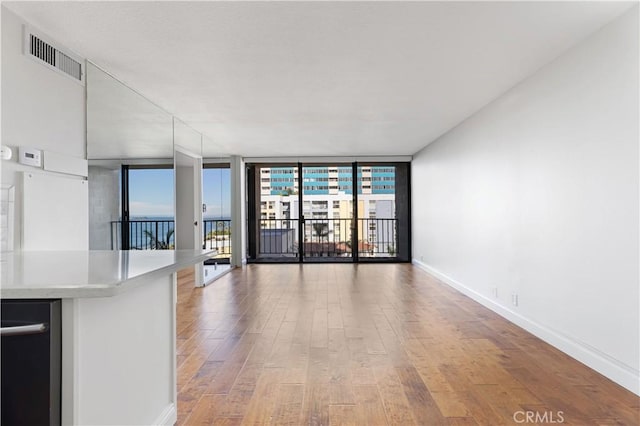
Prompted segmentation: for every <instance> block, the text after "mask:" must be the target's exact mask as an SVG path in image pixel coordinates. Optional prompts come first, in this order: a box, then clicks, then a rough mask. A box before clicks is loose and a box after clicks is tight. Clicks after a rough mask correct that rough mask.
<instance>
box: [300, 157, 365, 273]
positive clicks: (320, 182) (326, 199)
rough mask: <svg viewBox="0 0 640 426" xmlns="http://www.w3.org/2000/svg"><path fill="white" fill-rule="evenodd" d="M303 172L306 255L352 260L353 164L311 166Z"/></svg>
mask: <svg viewBox="0 0 640 426" xmlns="http://www.w3.org/2000/svg"><path fill="white" fill-rule="evenodd" d="M302 174H303V186H302V188H303V192H302V199H303V214H304V219H305V221H304V256H305V259H308V260H322V258H325V259H327V258H329V259H332V260H338V259H342V260H351V258H352V249H351V245H352V242H351V241H352V232H351V230H352V222H353V179H352V167H351V166H350V165H323V166H308V167H303V168H302Z"/></svg>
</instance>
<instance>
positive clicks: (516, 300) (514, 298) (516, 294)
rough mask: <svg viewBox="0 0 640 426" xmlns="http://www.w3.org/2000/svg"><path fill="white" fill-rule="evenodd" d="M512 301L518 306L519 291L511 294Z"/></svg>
mask: <svg viewBox="0 0 640 426" xmlns="http://www.w3.org/2000/svg"><path fill="white" fill-rule="evenodd" d="M511 303H513V306H518V293H513V294H512V295H511Z"/></svg>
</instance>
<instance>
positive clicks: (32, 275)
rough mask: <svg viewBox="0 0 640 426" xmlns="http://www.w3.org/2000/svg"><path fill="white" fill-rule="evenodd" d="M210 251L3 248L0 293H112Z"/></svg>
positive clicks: (65, 295)
mask: <svg viewBox="0 0 640 426" xmlns="http://www.w3.org/2000/svg"><path fill="white" fill-rule="evenodd" d="M215 254H216V251H215V250H130V251H116V250H90V251H23V252H21V251H18V252H4V253H2V254H1V255H0V268H1V273H0V277H1V281H0V297H2V298H3V299H21V298H24V299H36V298H43V299H55V298H62V299H65V298H85V297H109V296H115V295H116V294H119V293H122V292H124V291H126V290H127V289H130V288H133V287H136V286H138V285H141V284H143V283H145V282H148V281H150V280H151V279H154V278H157V277H161V276H163V275H168V274H171V273H173V272H176V271H178V270H180V269H183V268H185V267H188V266H191V265H194V264H196V263H199V262H203V261H205V260H206V259H208V258H210V257H212V256H214V255H215Z"/></svg>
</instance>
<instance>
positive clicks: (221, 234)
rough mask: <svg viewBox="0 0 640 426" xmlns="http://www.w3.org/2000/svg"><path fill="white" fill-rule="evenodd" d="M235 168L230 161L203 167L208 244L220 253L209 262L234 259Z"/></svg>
mask: <svg viewBox="0 0 640 426" xmlns="http://www.w3.org/2000/svg"><path fill="white" fill-rule="evenodd" d="M230 179H231V169H230V168H229V163H210V164H207V163H205V164H204V166H203V170H202V200H203V203H204V204H203V207H202V208H203V212H202V217H203V230H204V246H205V248H208V249H215V250H216V251H217V253H218V254H217V255H216V256H215V258H214V259H213V260H211V261H208V262H206V263H229V259H230V258H231V249H232V247H231V180H230Z"/></svg>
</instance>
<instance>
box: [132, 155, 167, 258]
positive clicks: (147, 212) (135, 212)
mask: <svg viewBox="0 0 640 426" xmlns="http://www.w3.org/2000/svg"><path fill="white" fill-rule="evenodd" d="M129 218H130V223H129V241H130V247H131V249H132V250H153V249H173V248H174V236H173V234H174V218H173V168H171V169H130V170H129Z"/></svg>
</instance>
